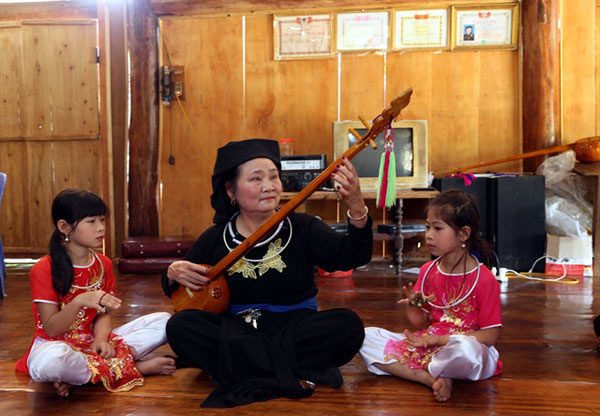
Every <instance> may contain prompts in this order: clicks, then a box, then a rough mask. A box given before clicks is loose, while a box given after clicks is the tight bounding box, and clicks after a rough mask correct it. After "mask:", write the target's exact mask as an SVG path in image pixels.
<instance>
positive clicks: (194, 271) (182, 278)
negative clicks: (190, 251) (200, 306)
mask: <svg viewBox="0 0 600 416" xmlns="http://www.w3.org/2000/svg"><path fill="white" fill-rule="evenodd" d="M209 270H210V269H209V268H208V267H205V266H202V265H200V264H196V263H192V262H189V261H187V260H178V261H174V262H173V263H171V265H170V266H169V268H168V269H167V277H168V278H169V279H170V280H172V281H175V282H177V283H179V284H180V285H183V286H185V287H189V288H190V289H193V290H198V289H200V288H201V287H202V286H206V285H208V284H209V283H210V280H209V279H208V278H207V277H206V275H207V274H208V271H209Z"/></svg>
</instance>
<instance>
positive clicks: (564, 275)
mask: <svg viewBox="0 0 600 416" xmlns="http://www.w3.org/2000/svg"><path fill="white" fill-rule="evenodd" d="M546 258H548V259H552V260H556V261H559V260H558V259H557V258H556V257H552V256H542V257H540V258H539V259H537V260H536V261H534V262H533V266H531V269H529V271H528V272H527V273H533V269H534V268H535V265H536V264H537V262H538V261H540V260H542V259H546ZM561 266H562V268H563V273H562V276H560V277H557V278H556V279H546V278H543V277H533V276H527V275H525V274H522V273H519V272H517V271H515V270H511V269H506V273H512V274H514V275H515V276H519V277H522V278H523V279H528V280H537V281H540V282H558V281H559V280H562V279H564V278H565V277H566V276H567V266H565V265H564V263H561Z"/></svg>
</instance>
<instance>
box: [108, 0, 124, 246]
mask: <svg viewBox="0 0 600 416" xmlns="http://www.w3.org/2000/svg"><path fill="white" fill-rule="evenodd" d="M106 5H107V7H108V10H109V13H110V63H111V65H110V80H111V83H110V88H111V98H112V100H111V110H112V112H111V115H112V139H113V146H112V150H113V193H114V201H115V204H114V207H113V212H112V213H111V218H110V219H111V221H110V223H111V226H112V227H113V229H114V230H115V255H116V256H120V255H121V244H120V243H121V241H123V240H125V239H126V237H127V100H128V88H127V50H126V44H127V41H126V36H125V32H126V20H125V18H126V17H125V11H126V6H125V4H123V3H119V2H109V3H106Z"/></svg>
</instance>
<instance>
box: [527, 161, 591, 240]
mask: <svg viewBox="0 0 600 416" xmlns="http://www.w3.org/2000/svg"><path fill="white" fill-rule="evenodd" d="M574 166H575V152H574V151H572V150H569V151H567V152H564V153H561V154H559V155H557V156H553V157H549V158H548V159H546V160H545V161H544V163H542V164H541V165H540V167H539V168H538V170H537V171H536V173H537V174H538V175H544V177H545V183H546V231H547V232H549V233H551V234H555V235H560V236H566V237H583V236H586V235H588V232H587V230H588V229H590V230H591V228H592V210H593V207H592V204H591V203H590V202H588V201H587V200H586V199H585V194H586V191H587V186H586V183H585V179H584V178H583V177H581V176H580V175H578V174H576V173H574V172H573V167H574Z"/></svg>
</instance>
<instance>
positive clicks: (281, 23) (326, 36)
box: [273, 13, 333, 60]
mask: <svg viewBox="0 0 600 416" xmlns="http://www.w3.org/2000/svg"><path fill="white" fill-rule="evenodd" d="M332 27H333V16H332V14H331V13H329V14H315V15H301V16H300V15H296V16H277V15H275V16H273V34H274V36H273V39H274V47H273V48H274V51H275V54H274V55H275V56H274V57H275V59H276V60H280V59H300V58H314V57H329V56H331V50H332V48H331V45H332V39H331V33H332Z"/></svg>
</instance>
